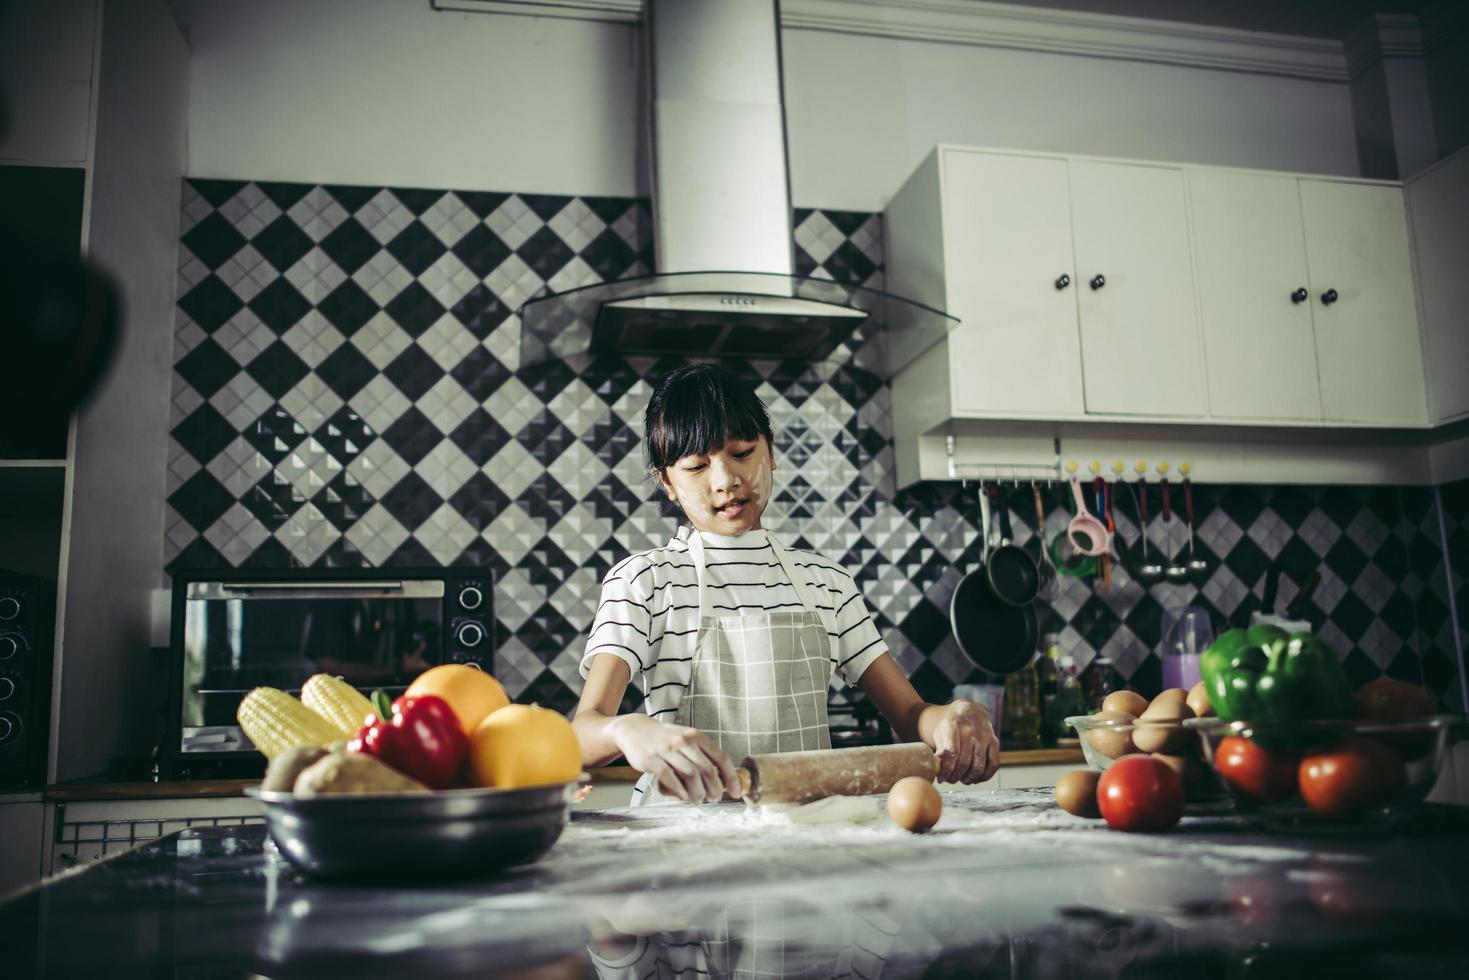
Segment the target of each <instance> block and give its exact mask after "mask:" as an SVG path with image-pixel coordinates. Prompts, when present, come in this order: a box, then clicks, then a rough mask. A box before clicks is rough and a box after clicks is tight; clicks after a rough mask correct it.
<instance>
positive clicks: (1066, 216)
mask: <svg viewBox="0 0 1469 980" xmlns="http://www.w3.org/2000/svg"><path fill="white" fill-rule="evenodd" d="M943 180H944V252H945V260H944V269H945V275H946V278H947V282H948V296H949V309H948V312H950V313H952V314H953V315H955V316H957V317H958V318H959V320H960V323H959V326H958V327H956V328H955V329H954V330H953V331H952V332H950V334H949V354H950V361H949V370H950V378H951V385H952V388H953V396H954V411H955V414H958V415H963V414H973V415H1022V416H1025V415H1031V416H1035V415H1040V416H1046V417H1057V416H1077V415H1081V414H1082V412H1083V411H1084V410H1085V405H1084V402H1083V399H1082V388H1081V348H1080V345H1079V343H1078V340H1077V335H1076V287H1075V285H1074V284H1073V285H1071V286H1069V287H1067V288H1065V289H1057V288H1056V285H1055V282H1056V280H1057V278H1058V277H1060V276H1062V275H1066V276H1068V277H1070V278H1072V279H1075V278H1076V273H1075V271H1074V270H1073V268H1072V261H1071V212H1070V207H1069V204H1068V201H1067V193H1066V161H1064V160H1059V159H1048V158H1044V157H1019V156H1006V155H1004V154H992V153H974V152H968V151H948V152H946V153H945V155H944V175H943Z"/></svg>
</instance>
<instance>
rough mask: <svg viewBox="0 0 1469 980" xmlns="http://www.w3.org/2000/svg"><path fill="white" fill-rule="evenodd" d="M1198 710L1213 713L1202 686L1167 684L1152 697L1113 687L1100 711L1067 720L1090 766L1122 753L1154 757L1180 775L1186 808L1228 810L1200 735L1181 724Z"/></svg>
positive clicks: (1227, 800)
mask: <svg viewBox="0 0 1469 980" xmlns="http://www.w3.org/2000/svg"><path fill="white" fill-rule="evenodd" d="M1200 713H1202V714H1203V715H1204V716H1205V717H1208V716H1209V715H1210V714H1212V712H1211V711H1210V710H1209V702H1208V698H1207V697H1206V696H1205V695H1204V693H1203V686H1202V685H1198V686H1196V687H1195V688H1194V689H1193V690H1192V691H1185V690H1183V689H1182V688H1178V687H1175V688H1168V689H1166V690H1164V691H1163V692H1162V693H1160V694H1159V695H1158V696H1157V697H1155V698H1153V699H1152V700H1151V701H1149V700H1148V699H1147V698H1145V697H1143V696H1142V695H1141V694H1138V693H1137V692H1136V691H1113V692H1112V693H1111V694H1109V695H1107V698H1106V700H1104V701H1103V702H1102V705H1101V709H1100V710H1098V711H1096V712H1093V713H1092V714H1089V715H1074V716H1072V717H1069V718H1067V719H1065V723H1066V724H1067V725H1068V726H1070V727H1071V728H1073V729H1075V731H1076V734H1077V738H1078V740H1079V741H1080V742H1081V753H1082V755H1083V756H1084V757H1085V758H1086V762H1087V765H1088V766H1090V767H1091V768H1092V769H1095V770H1097V771H1099V772H1101V771H1105V770H1106V769H1107V767H1108V766H1110V765H1111V764H1112V763H1113V761H1115V760H1117V759H1120V758H1122V757H1123V756H1126V755H1136V754H1139V753H1141V754H1143V755H1152V756H1154V757H1155V758H1157V759H1159V760H1161V761H1162V762H1165V763H1167V764H1168V765H1169V766H1170V767H1171V768H1172V769H1173V770H1174V771H1175V772H1177V773H1178V775H1179V778H1180V780H1181V781H1182V782H1183V792H1184V798H1185V800H1187V807H1186V810H1187V812H1189V813H1216V812H1220V811H1228V810H1229V809H1231V802H1230V795H1229V791H1228V789H1227V788H1226V787H1225V786H1224V785H1223V783H1222V782H1221V781H1220V779H1219V776H1218V774H1217V773H1216V772H1215V771H1214V770H1213V769H1212V768H1211V767H1210V766H1209V765H1208V763H1207V761H1206V759H1205V758H1204V756H1203V754H1202V751H1201V748H1202V747H1201V745H1200V741H1199V736H1198V735H1197V734H1196V733H1195V732H1194V731H1192V730H1190V729H1189V728H1186V727H1185V722H1187V721H1189V720H1192V719H1195V718H1197V717H1198V716H1199V714H1200Z"/></svg>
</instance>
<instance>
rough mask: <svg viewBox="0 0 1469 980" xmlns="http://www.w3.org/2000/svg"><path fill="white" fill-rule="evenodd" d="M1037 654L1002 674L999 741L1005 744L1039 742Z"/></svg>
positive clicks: (1017, 745) (1022, 746) (1027, 746)
mask: <svg viewBox="0 0 1469 980" xmlns="http://www.w3.org/2000/svg"><path fill="white" fill-rule="evenodd" d="M1039 659H1041V658H1040V657H1039V656H1035V657H1032V658H1031V659H1030V662H1029V663H1027V664H1026V665H1025V666H1024V667H1021V668H1020V669H1019V670H1017V671H1015V672H1014V673H1013V674H1010V675H1009V676H1008V677H1006V678H1005V720H1004V724H1003V725H1002V726H1001V728H1000V731H1001V733H1002V744H1003V745H1004V746H1005V747H1007V748H1016V749H1033V748H1035V747H1037V746H1038V745H1040V744H1041V707H1040V696H1039V692H1038V690H1037V683H1036V662H1037V661H1038V660H1039Z"/></svg>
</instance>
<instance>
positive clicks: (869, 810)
mask: <svg viewBox="0 0 1469 980" xmlns="http://www.w3.org/2000/svg"><path fill="white" fill-rule="evenodd" d="M881 812H882V807H881V806H879V805H878V802H877V800H876V798H874V797H871V796H828V797H827V798H826V799H824V800H813V801H812V802H810V803H803V804H801V805H800V806H793V807H791V808H790V809H789V810H786V811H785V815H786V817H787V818H788V819H789V820H790V822H791V823H796V824H830V823H837V824H841V823H845V824H857V823H870V822H871V821H873V820H876V819H877V817H878V814H880V813H881Z"/></svg>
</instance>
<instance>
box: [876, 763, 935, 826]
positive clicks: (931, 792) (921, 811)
mask: <svg viewBox="0 0 1469 980" xmlns="http://www.w3.org/2000/svg"><path fill="white" fill-rule="evenodd" d="M943 812H944V801H943V798H942V797H940V796H939V791H938V790H937V789H935V788H934V785H933V783H931V782H929V781H928V780H926V779H924V778H923V777H922V776H904V777H903V778H902V779H900V780H898V781H897V782H896V783H894V784H893V788H892V789H890V790H888V816H890V817H892V818H893V823H895V824H897V825H898V826H899V827H902V828H903V829H904V830H910V831H912V832H913V833H915V834H921V833H923V832H924V831H925V830H927V829H928V828H930V827H932V826H933V825H934V824H936V823H938V822H939V817H940V816H942V815H943Z"/></svg>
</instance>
